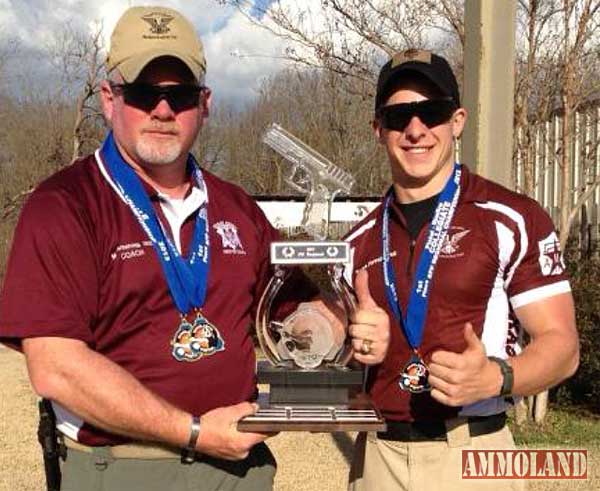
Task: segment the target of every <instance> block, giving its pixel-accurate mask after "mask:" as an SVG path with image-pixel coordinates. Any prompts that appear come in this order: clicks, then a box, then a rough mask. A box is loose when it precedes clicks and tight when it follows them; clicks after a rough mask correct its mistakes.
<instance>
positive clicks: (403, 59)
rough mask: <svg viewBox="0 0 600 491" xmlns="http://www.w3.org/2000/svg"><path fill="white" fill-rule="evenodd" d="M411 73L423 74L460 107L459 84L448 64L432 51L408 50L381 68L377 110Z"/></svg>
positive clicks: (399, 53) (376, 98) (395, 56)
mask: <svg viewBox="0 0 600 491" xmlns="http://www.w3.org/2000/svg"><path fill="white" fill-rule="evenodd" d="M409 73H419V74H421V75H422V76H424V77H425V78H427V79H428V80H429V81H431V82H432V83H433V84H434V85H435V86H436V87H437V88H438V89H440V91H441V92H442V93H443V94H444V95H445V96H447V97H451V98H452V100H453V101H454V102H455V103H456V106H457V107H460V94H459V92H458V83H457V81H456V77H455V76H454V72H453V71H452V68H450V65H449V64H448V62H447V61H446V60H445V59H444V58H442V57H441V56H439V55H436V54H434V53H432V52H431V51H426V50H421V49H407V50H406V51H400V52H398V53H396V54H394V56H392V58H391V59H390V60H389V61H388V62H387V63H386V64H385V65H383V67H382V68H381V71H380V72H379V78H378V79H377V94H376V95H375V109H377V108H378V107H379V106H381V105H382V104H383V103H385V101H386V99H387V97H388V96H389V95H390V94H389V90H390V89H391V88H392V87H393V86H394V85H395V84H396V83H398V82H399V81H400V80H402V77H404V76H405V75H406V74H409Z"/></svg>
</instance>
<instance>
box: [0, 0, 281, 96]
mask: <svg viewBox="0 0 600 491" xmlns="http://www.w3.org/2000/svg"><path fill="white" fill-rule="evenodd" d="M270 1H271V0H255V5H256V6H260V7H266V6H268V5H269V3H270ZM290 1H291V0H290ZM148 3H150V4H153V5H161V6H168V7H172V8H175V9H177V10H179V11H180V12H182V13H183V14H184V15H186V16H187V17H188V18H189V19H190V20H191V21H192V23H193V24H194V26H195V27H196V29H197V31H198V32H199V33H200V36H201V38H202V41H203V43H204V48H205V52H206V58H207V63H208V74H207V84H208V85H209V86H210V87H211V88H212V89H213V94H214V96H215V99H216V100H217V101H227V102H228V103H231V104H234V105H235V104H243V103H246V102H248V101H251V100H252V99H253V98H254V97H255V96H256V94H257V88H258V87H259V86H260V82H261V80H263V79H264V78H266V77H268V76H270V75H272V74H274V73H276V72H277V71H278V70H280V69H281V68H282V67H283V66H284V61H283V60H281V59H280V58H281V55H282V53H283V50H284V49H285V45H284V42H283V41H282V40H281V39H277V38H275V37H274V36H273V35H271V34H270V33H269V32H268V31H266V30H264V29H261V28H258V27H256V26H254V25H252V24H251V23H250V22H249V21H248V20H247V19H246V18H245V17H244V16H243V15H242V14H240V13H239V12H237V11H236V10H235V9H233V8H232V7H228V6H224V5H222V4H221V3H220V2H218V1H217V0H153V1H152V0H150V1H148V0H147V1H140V0H104V1H98V0H0V48H1V47H2V44H3V43H4V44H5V45H7V43H8V39H10V38H17V39H18V40H19V43H20V49H21V53H26V55H25V56H21V57H20V60H21V63H19V64H17V65H13V69H12V72H13V76H14V75H17V73H16V72H18V71H19V70H20V71H21V73H26V74H28V77H29V78H31V79H36V80H42V81H43V80H46V77H44V71H45V70H48V68H47V65H46V64H45V63H44V60H43V59H41V57H40V51H41V48H43V47H45V46H48V45H49V44H51V43H52V40H53V39H54V38H55V35H56V33H57V32H58V31H59V30H60V29H61V26H64V25H67V24H70V25H71V26H72V27H74V28H77V29H82V30H84V31H85V30H87V31H91V30H92V29H93V27H94V25H95V24H96V23H97V22H101V23H102V26H103V32H104V33H105V38H106V45H107V46H108V44H109V43H108V38H109V37H110V32H111V31H112V29H113V27H114V25H115V23H116V21H117V19H118V18H119V17H120V16H121V14H122V13H123V12H124V11H125V10H126V9H127V8H128V7H129V6H135V5H144V4H148ZM253 12H254V13H255V15H258V13H257V10H256V9H255V10H253ZM31 74H35V75H34V76H33V77H32V76H31ZM32 83H34V82H33V81H32Z"/></svg>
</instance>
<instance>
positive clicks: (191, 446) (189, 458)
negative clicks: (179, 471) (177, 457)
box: [181, 416, 200, 464]
mask: <svg viewBox="0 0 600 491" xmlns="http://www.w3.org/2000/svg"><path fill="white" fill-rule="evenodd" d="M198 436H200V417H198V416H192V423H191V425H190V439H189V441H188V444H187V446H186V447H185V448H184V449H183V450H182V451H181V463H182V464H193V463H194V461H195V460H196V443H197V442H198Z"/></svg>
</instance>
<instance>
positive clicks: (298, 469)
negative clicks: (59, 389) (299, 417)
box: [0, 345, 600, 491]
mask: <svg viewBox="0 0 600 491" xmlns="http://www.w3.org/2000/svg"><path fill="white" fill-rule="evenodd" d="M0 415H1V416H0V417H1V419H0V491H40V490H42V489H45V486H44V485H45V482H44V476H43V471H42V465H41V453H40V449H39V446H38V444H37V441H36V427H37V407H36V397H35V395H34V394H33V393H32V391H31V389H30V386H29V381H28V378H27V373H26V369H25V363H24V361H23V357H22V356H21V355H19V354H16V353H14V352H13V351H11V350H8V349H5V348H4V347H3V346H2V345H0ZM353 438H354V435H351V434H345V433H334V434H332V435H330V434H312V433H281V434H279V435H277V436H275V437H274V438H271V439H270V440H269V446H270V447H271V449H272V450H273V453H274V454H275V456H276V458H277V461H278V463H279V469H278V471H277V477H276V479H275V491H343V490H345V489H346V485H347V478H348V465H349V464H348V463H349V461H350V459H351V456H352V439H353ZM588 468H589V472H588V475H589V477H588V480H587V481H531V482H530V483H529V486H528V489H529V490H530V491H567V490H569V491H592V490H598V489H600V442H599V444H598V445H597V446H595V447H594V448H588ZM499 484H501V483H500V482H499ZM439 489H440V490H441V489H442V488H439ZM498 489H499V491H500V490H501V487H499V488H498Z"/></svg>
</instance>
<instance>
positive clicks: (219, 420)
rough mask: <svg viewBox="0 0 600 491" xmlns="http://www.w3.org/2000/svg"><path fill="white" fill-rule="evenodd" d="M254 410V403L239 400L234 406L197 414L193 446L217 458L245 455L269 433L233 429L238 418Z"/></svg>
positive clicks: (255, 407) (238, 457) (236, 457)
mask: <svg viewBox="0 0 600 491" xmlns="http://www.w3.org/2000/svg"><path fill="white" fill-rule="evenodd" d="M257 410H258V405H257V404H253V403H250V402H241V403H239V404H236V405H235V406H227V407H219V408H216V409H213V410H212V411H208V412H207V413H205V414H204V415H203V416H202V417H201V418H200V436H199V437H198V443H197V444H196V450H197V451H198V452H199V453H203V454H207V455H211V456H212V457H218V458H220V459H226V460H241V459H245V458H246V457H247V456H248V454H249V453H250V449H251V448H252V447H253V446H254V445H256V444H257V443H260V442H262V441H264V440H266V439H267V438H268V437H269V436H271V435H266V434H263V433H246V432H243V433H242V432H240V431H237V423H238V421H239V420H240V419H242V418H244V417H245V416H250V415H251V414H254V413H255V412H256V411H257Z"/></svg>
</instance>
